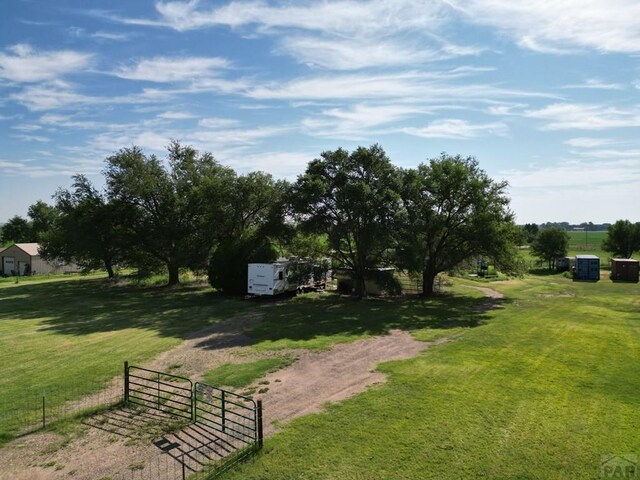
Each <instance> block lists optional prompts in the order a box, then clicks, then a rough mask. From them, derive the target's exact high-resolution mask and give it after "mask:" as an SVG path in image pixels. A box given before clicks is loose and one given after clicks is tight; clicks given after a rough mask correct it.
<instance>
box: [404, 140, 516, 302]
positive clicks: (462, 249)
mask: <svg viewBox="0 0 640 480" xmlns="http://www.w3.org/2000/svg"><path fill="white" fill-rule="evenodd" d="M506 189H507V183H506V182H496V181H494V180H492V179H491V178H490V177H489V176H488V175H487V174H486V173H485V172H484V171H483V170H481V169H480V168H479V166H478V162H477V161H476V160H475V159H474V158H473V157H468V158H462V157H460V156H449V155H446V154H444V153H443V154H442V155H441V156H440V157H438V158H435V159H432V160H430V162H429V163H428V164H421V165H419V166H418V168H417V169H409V170H405V171H404V172H403V186H402V198H403V201H404V208H405V214H406V218H405V222H404V225H403V228H402V236H401V240H400V243H399V248H398V250H399V263H400V265H401V266H403V267H404V268H406V269H407V270H408V271H410V272H414V273H421V274H422V292H423V294H424V295H425V296H429V295H432V294H433V282H434V279H435V277H436V275H437V274H438V273H440V272H444V271H448V270H452V269H454V268H456V267H458V266H460V265H461V264H463V263H465V262H467V261H469V260H473V259H476V258H479V257H485V258H486V257H488V258H490V259H491V261H492V262H493V263H494V264H495V265H496V266H497V267H498V268H500V269H501V270H502V271H504V272H507V273H516V272H518V271H519V267H520V263H519V262H518V259H519V256H518V254H517V252H516V248H515V246H516V243H517V240H518V238H519V237H520V232H519V230H518V228H517V227H516V225H515V224H514V221H513V220H514V218H513V213H512V212H511V211H510V209H509V198H508V197H507V195H506Z"/></svg>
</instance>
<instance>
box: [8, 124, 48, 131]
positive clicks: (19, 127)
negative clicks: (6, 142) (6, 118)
mask: <svg viewBox="0 0 640 480" xmlns="http://www.w3.org/2000/svg"><path fill="white" fill-rule="evenodd" d="M11 128H12V129H14V130H19V131H21V132H35V131H37V130H41V129H42V127H41V126H40V125H36V124H33V123H20V124H17V125H13V126H12V127H11Z"/></svg>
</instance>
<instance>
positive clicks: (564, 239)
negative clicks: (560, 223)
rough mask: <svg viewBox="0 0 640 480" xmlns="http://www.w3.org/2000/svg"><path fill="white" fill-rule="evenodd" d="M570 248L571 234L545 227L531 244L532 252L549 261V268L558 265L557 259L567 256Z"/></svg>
mask: <svg viewBox="0 0 640 480" xmlns="http://www.w3.org/2000/svg"><path fill="white" fill-rule="evenodd" d="M568 250H569V235H568V234H567V232H565V231H564V230H561V229H559V228H555V227H551V228H544V229H542V230H541V231H540V233H538V236H537V237H536V239H535V240H534V241H533V243H532V244H531V253H532V254H533V255H534V256H535V257H538V258H539V259H540V260H542V261H545V262H547V266H548V268H549V270H552V269H553V268H555V266H556V259H558V258H561V257H566V256H567V252H568Z"/></svg>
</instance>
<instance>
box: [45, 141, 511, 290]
mask: <svg viewBox="0 0 640 480" xmlns="http://www.w3.org/2000/svg"><path fill="white" fill-rule="evenodd" d="M104 176H105V188H104V189H103V190H102V191H99V190H97V189H96V188H95V187H94V186H93V185H92V184H91V182H89V180H88V179H87V178H86V177H84V176H82V175H77V176H75V177H73V178H74V183H73V185H72V188H71V189H69V190H60V191H58V192H57V193H56V195H55V197H54V198H55V205H54V206H53V207H51V208H52V210H53V211H54V215H53V220H52V222H51V224H50V225H49V226H48V227H47V229H46V232H45V233H39V234H38V237H37V240H38V241H40V242H41V243H42V245H43V249H44V254H45V256H47V257H49V258H62V259H65V260H68V261H75V262H78V263H80V264H81V265H83V266H85V267H87V268H96V267H98V266H103V267H104V268H105V269H106V270H107V272H108V273H109V276H110V277H111V276H113V275H114V274H115V272H114V267H115V266H116V265H128V266H133V267H137V268H138V269H141V270H145V271H150V270H156V269H159V268H165V269H166V270H167V271H168V273H169V284H170V285H173V284H176V283H178V281H179V277H178V274H179V271H180V269H182V268H191V269H195V270H204V269H206V268H208V270H209V277H210V279H211V282H212V284H213V285H214V286H216V287H218V288H222V289H225V290H228V291H234V290H240V291H243V290H244V288H245V283H244V278H245V277H244V275H246V264H247V262H249V261H270V260H272V259H274V258H275V256H277V255H278V254H282V253H291V254H297V255H309V256H315V257H319V256H324V255H329V256H331V257H332V258H333V259H334V263H335V265H334V266H337V267H343V268H347V269H349V270H350V271H351V273H352V275H353V278H354V284H355V287H356V291H357V294H358V295H364V294H365V289H364V284H365V277H366V276H367V272H368V271H370V270H371V269H373V268H375V267H379V266H387V265H394V266H396V267H398V268H400V269H402V270H405V271H408V272H410V273H414V274H421V275H422V278H423V292H424V294H425V295H429V294H431V293H432V292H433V281H434V278H435V276H436V275H437V274H438V273H440V272H443V271H448V270H451V269H454V268H456V267H459V266H460V265H462V264H464V263H465V262H468V261H474V262H475V260H476V259H477V258H478V257H483V258H486V259H489V260H490V261H491V262H492V263H493V264H495V265H496V266H497V267H498V268H500V269H501V270H502V271H504V272H509V273H517V272H518V271H519V269H520V268H521V263H520V262H519V261H518V260H519V256H518V255H517V252H516V249H515V246H516V245H517V243H518V241H519V235H520V231H519V229H518V228H517V227H516V226H515V224H514V216H513V213H512V212H511V210H510V209H509V199H508V197H507V195H506V188H507V184H506V182H496V181H494V180H492V179H491V178H489V176H488V175H487V174H486V173H485V172H484V171H483V170H481V169H480V168H479V166H478V162H477V161H476V160H475V159H474V158H472V157H468V158H462V157H460V156H449V155H446V154H442V155H441V156H440V157H438V158H435V159H432V160H430V161H429V162H427V163H425V164H421V165H419V166H418V167H417V168H415V169H401V168H398V167H396V166H394V165H393V164H392V163H391V162H390V160H389V158H388V157H387V155H386V153H385V152H384V150H383V149H382V148H381V147H380V146H379V145H373V146H371V147H368V148H366V147H359V148H357V149H356V150H355V151H353V152H348V151H346V150H344V149H341V148H339V149H337V150H334V151H327V152H324V153H322V154H321V155H320V157H319V158H317V159H315V160H313V161H311V162H310V163H309V164H308V165H307V168H306V171H305V172H304V173H303V174H302V175H300V176H299V177H298V179H297V180H296V181H295V182H293V183H288V182H285V181H279V180H274V179H273V178H272V177H271V175H269V174H266V173H262V172H251V173H249V174H246V175H237V174H236V172H234V171H233V170H232V169H230V168H228V167H225V166H223V165H220V164H219V163H218V162H217V161H216V160H215V159H214V158H213V156H212V155H211V154H209V153H203V154H201V153H199V152H197V151H196V150H195V149H193V148H192V147H190V146H183V145H181V144H180V143H178V142H172V143H171V145H170V146H169V147H168V155H167V159H166V161H162V160H160V159H159V158H157V157H156V156H154V155H151V156H147V155H145V154H144V153H143V152H142V151H141V150H140V149H139V148H137V147H133V148H124V149H122V150H120V151H119V152H117V153H116V154H115V155H112V156H110V157H108V158H107V159H106V167H105V170H104Z"/></svg>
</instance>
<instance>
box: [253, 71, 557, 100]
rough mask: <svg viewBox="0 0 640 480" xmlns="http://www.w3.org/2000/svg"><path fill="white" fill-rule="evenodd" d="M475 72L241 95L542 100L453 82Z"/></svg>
mask: <svg viewBox="0 0 640 480" xmlns="http://www.w3.org/2000/svg"><path fill="white" fill-rule="evenodd" d="M474 73H476V70H475V69H454V70H450V71H441V72H438V71H431V72H419V71H408V72H407V71H405V72H392V73H375V74H364V73H349V74H339V75H338V74H336V75H316V76H310V77H301V78H296V79H294V80H291V81H289V82H284V83H282V82H281V83H271V84H265V85H259V86H255V87H252V88H249V89H248V90H246V91H245V92H244V94H245V95H247V96H249V97H251V98H255V99H258V100H267V99H279V100H306V101H309V100H310V101H314V100H329V99H331V100H352V99H356V100H358V99H370V98H374V99H378V100H380V99H398V98H404V99H405V100H408V99H412V100H415V99H419V101H420V102H421V103H425V102H429V101H431V102H442V101H445V100H446V101H448V100H451V101H468V100H470V99H475V100H482V101H487V100H490V99H500V98H517V97H522V98H524V97H542V98H545V97H547V98H553V97H554V96H553V95H550V94H547V93H540V92H527V91H523V90H511V89H506V88H501V87H497V86H494V85H487V84H482V83H471V82H469V81H468V80H467V82H466V83H462V82H458V83H456V82H455V80H457V79H461V78H465V77H468V76H470V75H472V74H474Z"/></svg>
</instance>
